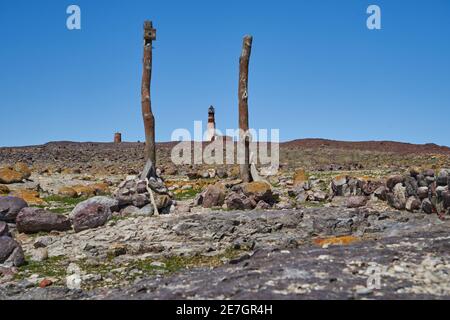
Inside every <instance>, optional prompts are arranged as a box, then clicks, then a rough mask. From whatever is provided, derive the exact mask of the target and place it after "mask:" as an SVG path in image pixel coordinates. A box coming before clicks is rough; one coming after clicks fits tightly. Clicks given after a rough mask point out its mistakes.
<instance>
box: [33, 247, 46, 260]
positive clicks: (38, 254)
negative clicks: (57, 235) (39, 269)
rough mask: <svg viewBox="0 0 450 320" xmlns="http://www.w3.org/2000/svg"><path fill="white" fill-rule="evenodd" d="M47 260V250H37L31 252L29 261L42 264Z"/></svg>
mask: <svg viewBox="0 0 450 320" xmlns="http://www.w3.org/2000/svg"><path fill="white" fill-rule="evenodd" d="M47 259H48V251H47V248H38V249H35V250H33V251H32V252H31V260H32V261H35V262H42V261H45V260H47Z"/></svg>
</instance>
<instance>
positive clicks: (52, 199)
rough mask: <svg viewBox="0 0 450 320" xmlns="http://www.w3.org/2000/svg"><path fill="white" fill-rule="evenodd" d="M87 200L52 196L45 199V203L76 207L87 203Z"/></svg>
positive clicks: (84, 198)
mask: <svg viewBox="0 0 450 320" xmlns="http://www.w3.org/2000/svg"><path fill="white" fill-rule="evenodd" d="M86 199H87V198H86V197H80V198H71V197H62V196H58V195H51V196H49V197H46V198H44V201H45V202H48V203H51V202H57V203H59V204H62V205H66V206H73V207H75V206H76V205H77V204H79V203H80V202H83V201H85V200H86Z"/></svg>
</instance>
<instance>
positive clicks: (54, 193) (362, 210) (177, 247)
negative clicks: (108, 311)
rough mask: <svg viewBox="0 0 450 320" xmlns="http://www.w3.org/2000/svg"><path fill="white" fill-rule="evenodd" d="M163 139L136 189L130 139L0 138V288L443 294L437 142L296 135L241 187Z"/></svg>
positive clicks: (445, 249)
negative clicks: (179, 159)
mask: <svg viewBox="0 0 450 320" xmlns="http://www.w3.org/2000/svg"><path fill="white" fill-rule="evenodd" d="M173 146H174V144H173V143H166V144H159V145H158V154H159V158H158V176H159V177H161V178H157V179H153V178H152V179H153V180H152V179H150V181H149V183H148V185H147V183H146V182H145V181H144V180H145V179H144V178H145V177H143V176H140V173H141V171H142V168H143V164H144V159H143V145H142V144H140V143H121V144H99V143H82V144H79V143H71V142H59V143H49V144H47V145H43V146H33V147H22V148H0V299H184V298H187V299H310V298H312V299H415V298H419V299H430V298H432V299H448V298H450V276H449V272H450V260H449V254H450V251H449V243H450V242H449V238H450V235H449V233H448V230H449V224H450V222H449V221H450V219H449V217H450V192H449V190H448V188H449V183H450V178H449V177H450V170H448V169H447V168H450V149H448V148H446V147H439V146H435V145H422V146H417V145H410V144H401V143H394V142H368V143H362V142H361V143H360V142H357V143H346V142H335V141H327V140H317V139H311V140H301V141H293V142H288V143H283V144H281V145H280V149H281V150H280V153H281V163H282V166H281V169H280V171H279V172H278V173H277V174H276V175H273V176H265V175H264V172H265V171H270V170H268V169H267V168H264V167H262V166H259V171H260V173H261V175H262V176H264V178H265V179H266V182H264V181H258V182H253V183H248V184H245V183H242V181H240V180H239V177H238V168H237V167H236V166H207V165H204V166H199V165H197V166H187V165H186V166H179V167H176V166H174V165H173V164H171V163H170V161H169V156H170V151H171V148H172V147H173ZM147 186H148V187H149V188H147ZM152 198H154V199H153V200H154V202H153V201H152ZM374 277H375V278H374ZM373 279H376V280H377V281H378V282H377V286H376V287H373V286H371V285H370V283H371V280H373Z"/></svg>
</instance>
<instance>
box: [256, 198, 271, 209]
mask: <svg viewBox="0 0 450 320" xmlns="http://www.w3.org/2000/svg"><path fill="white" fill-rule="evenodd" d="M270 208H271V207H270V204H268V203H267V202H265V201H263V200H261V201H259V202H258V204H257V205H256V208H255V209H259V210H267V209H270Z"/></svg>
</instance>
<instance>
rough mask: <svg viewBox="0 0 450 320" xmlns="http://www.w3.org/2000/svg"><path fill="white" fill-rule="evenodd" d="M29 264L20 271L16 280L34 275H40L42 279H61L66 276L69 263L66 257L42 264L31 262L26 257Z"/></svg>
mask: <svg viewBox="0 0 450 320" xmlns="http://www.w3.org/2000/svg"><path fill="white" fill-rule="evenodd" d="M26 260H27V263H26V264H25V265H23V266H21V267H19V269H18V271H19V272H18V273H17V274H16V275H15V279H16V280H20V279H25V278H27V277H30V276H31V275H32V274H38V275H39V276H40V277H55V278H61V277H64V276H65V274H66V268H67V266H68V263H67V262H66V259H65V257H64V256H58V257H51V258H48V259H47V260H45V261H42V262H35V261H31V260H30V257H26Z"/></svg>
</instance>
